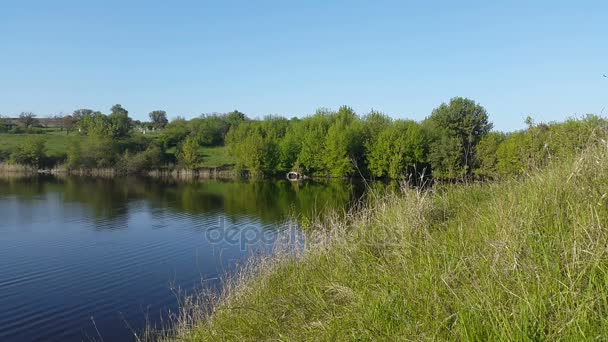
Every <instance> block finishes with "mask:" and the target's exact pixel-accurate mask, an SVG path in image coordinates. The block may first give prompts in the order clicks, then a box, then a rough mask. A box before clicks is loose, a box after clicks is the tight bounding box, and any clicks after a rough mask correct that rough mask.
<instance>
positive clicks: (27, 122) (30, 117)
mask: <svg viewBox="0 0 608 342" xmlns="http://www.w3.org/2000/svg"><path fill="white" fill-rule="evenodd" d="M19 122H20V123H21V124H22V125H23V126H25V127H26V128H30V127H32V126H34V125H35V124H36V123H37V122H38V120H36V115H35V114H34V113H32V112H22V113H21V114H19Z"/></svg>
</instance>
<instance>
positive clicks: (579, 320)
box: [173, 143, 608, 341]
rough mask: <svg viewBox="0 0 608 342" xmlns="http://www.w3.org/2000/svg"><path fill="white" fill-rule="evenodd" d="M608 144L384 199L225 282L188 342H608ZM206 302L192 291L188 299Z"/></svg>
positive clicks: (194, 314) (190, 320)
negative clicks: (478, 180) (297, 250)
mask: <svg viewBox="0 0 608 342" xmlns="http://www.w3.org/2000/svg"><path fill="white" fill-rule="evenodd" d="M607 192H608V149H607V147H606V145H605V143H604V144H602V145H601V146H596V147H591V148H590V149H589V150H588V151H586V152H585V153H584V154H583V155H581V156H580V157H579V158H578V159H576V160H573V161H566V162H562V163H559V164H557V165H554V166H552V167H550V168H548V169H547V170H545V171H543V172H539V173H537V174H534V175H532V176H529V177H527V178H524V179H520V180H512V181H507V182H504V183H497V184H483V185H469V186H462V185H460V186H439V187H435V188H434V189H433V191H431V192H415V191H412V190H408V191H405V192H404V193H403V194H400V195H386V196H380V195H377V196H376V198H375V199H373V200H371V201H370V203H369V204H368V205H367V206H366V207H365V208H362V209H361V210H360V211H358V213H355V214H352V215H350V216H349V217H348V219H347V220H344V219H335V220H332V219H327V220H325V222H324V223H322V224H320V225H319V226H318V227H317V228H316V229H314V230H313V232H316V234H318V235H319V236H320V237H322V238H321V239H319V242H317V243H315V244H314V245H309V246H308V249H307V250H306V251H305V252H304V253H303V255H301V256H299V257H297V258H294V257H289V256H283V257H279V258H277V259H275V261H273V262H270V263H261V264H258V266H257V267H253V266H252V267H253V268H251V269H249V270H248V271H244V272H243V273H242V274H241V277H240V278H239V279H238V280H235V282H232V283H229V289H228V291H227V292H226V293H227V294H226V295H225V296H224V297H221V299H219V302H218V303H217V306H216V307H215V308H214V310H213V313H212V314H211V315H210V316H208V317H207V316H206V315H205V314H204V313H203V312H200V310H198V311H197V309H196V307H195V306H192V305H191V306H190V307H188V306H186V307H184V309H183V312H182V316H181V320H180V321H178V322H176V326H175V328H176V331H173V333H175V334H177V335H178V336H177V337H178V339H179V340H182V339H183V340H187V341H209V340H211V341H223V340H231V341H257V340H277V341H279V340H280V341H299V340H312V341H343V340H365V341H372V340H422V339H425V340H426V339H433V340H435V339H438V340H467V341H499V340H502V341H507V340H509V341H510V340H534V341H538V340H592V339H601V340H606V339H608V247H607V246H608V197H607V194H606V193H607ZM192 301H194V303H196V302H197V300H196V299H191V301H190V302H188V303H190V304H192V303H193V302H192Z"/></svg>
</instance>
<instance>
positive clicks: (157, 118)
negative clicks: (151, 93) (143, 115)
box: [148, 110, 169, 128]
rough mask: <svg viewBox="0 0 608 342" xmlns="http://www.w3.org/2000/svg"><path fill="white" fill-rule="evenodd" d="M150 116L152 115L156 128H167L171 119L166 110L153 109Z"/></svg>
mask: <svg viewBox="0 0 608 342" xmlns="http://www.w3.org/2000/svg"><path fill="white" fill-rule="evenodd" d="M148 116H149V117H150V121H152V126H154V127H155V128H165V126H166V125H167V123H169V120H167V112H165V111H164V110H154V111H151V112H150V113H149V114H148Z"/></svg>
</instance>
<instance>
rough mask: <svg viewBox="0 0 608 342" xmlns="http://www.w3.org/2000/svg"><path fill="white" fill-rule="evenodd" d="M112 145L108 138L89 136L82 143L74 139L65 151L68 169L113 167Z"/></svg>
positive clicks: (113, 154)
mask: <svg viewBox="0 0 608 342" xmlns="http://www.w3.org/2000/svg"><path fill="white" fill-rule="evenodd" d="M114 149H115V148H114V143H113V141H112V139H111V138H109V137H98V136H89V137H88V138H87V139H86V140H85V141H84V142H80V141H78V140H76V139H74V140H73V141H72V142H71V143H70V144H69V145H68V149H67V160H66V163H67V166H68V168H70V169H76V168H83V169H92V168H106V167H112V166H114V161H115V160H116V156H115V153H114Z"/></svg>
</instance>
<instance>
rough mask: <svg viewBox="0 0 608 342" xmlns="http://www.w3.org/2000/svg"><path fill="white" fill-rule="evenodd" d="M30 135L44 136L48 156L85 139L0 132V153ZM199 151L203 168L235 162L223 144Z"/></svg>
mask: <svg viewBox="0 0 608 342" xmlns="http://www.w3.org/2000/svg"><path fill="white" fill-rule="evenodd" d="M30 136H36V137H44V139H45V140H46V153H47V155H49V156H50V157H61V156H63V155H65V151H66V148H67V146H68V144H69V142H70V139H71V138H74V137H80V138H81V139H85V137H82V136H79V135H78V134H77V133H72V134H70V135H67V134H66V133H65V131H60V130H57V129H46V130H45V133H44V134H8V133H0V155H2V154H5V155H10V153H11V152H12V151H13V150H14V149H15V148H17V146H19V145H21V144H23V142H24V141H25V140H26V139H27V138H28V137H30ZM167 153H170V154H173V153H175V148H174V147H173V148H171V149H169V150H167ZM200 153H201V157H202V159H203V161H202V162H201V164H200V167H203V168H216V167H231V166H233V165H234V164H235V160H234V158H233V157H232V156H230V154H229V153H228V149H227V148H226V147H225V146H212V147H207V146H203V147H201V148H200Z"/></svg>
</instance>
